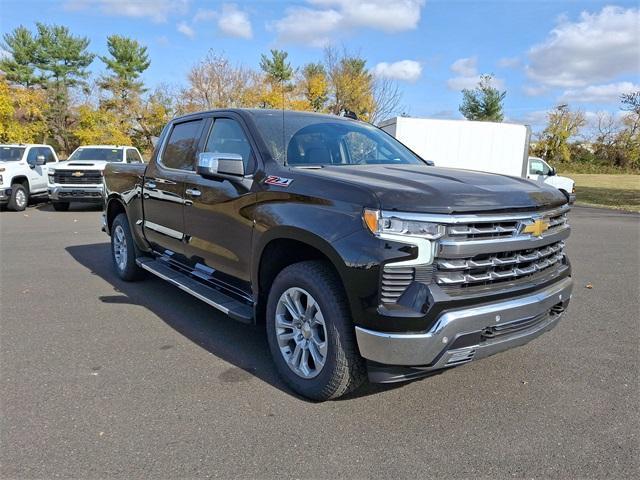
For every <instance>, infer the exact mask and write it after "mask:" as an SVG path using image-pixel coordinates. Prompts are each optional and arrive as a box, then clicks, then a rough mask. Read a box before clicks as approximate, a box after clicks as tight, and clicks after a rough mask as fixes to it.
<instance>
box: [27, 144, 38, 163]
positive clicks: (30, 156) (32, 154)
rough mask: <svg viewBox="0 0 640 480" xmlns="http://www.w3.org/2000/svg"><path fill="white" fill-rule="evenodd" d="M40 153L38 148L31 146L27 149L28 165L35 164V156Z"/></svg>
mask: <svg viewBox="0 0 640 480" xmlns="http://www.w3.org/2000/svg"><path fill="white" fill-rule="evenodd" d="M38 155H40V149H39V148H36V147H33V148H30V149H29V153H27V163H28V164H29V165H35V164H36V157H37V156H38Z"/></svg>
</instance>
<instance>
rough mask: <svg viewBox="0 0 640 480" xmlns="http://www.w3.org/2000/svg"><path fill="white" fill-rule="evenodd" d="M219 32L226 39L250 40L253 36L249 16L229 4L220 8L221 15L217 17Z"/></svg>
mask: <svg viewBox="0 0 640 480" xmlns="http://www.w3.org/2000/svg"><path fill="white" fill-rule="evenodd" d="M218 28H219V29H220V32H221V33H222V34H224V35H226V36H228V37H238V38H246V39H250V38H251V37H252V36H253V31H252V29H251V22H250V21H249V14H248V13H247V12H243V11H242V10H240V9H238V6H237V5H235V4H233V3H230V4H225V5H223V6H222V13H221V14H220V16H219V17H218Z"/></svg>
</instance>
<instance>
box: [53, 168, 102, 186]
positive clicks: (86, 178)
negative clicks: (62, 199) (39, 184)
mask: <svg viewBox="0 0 640 480" xmlns="http://www.w3.org/2000/svg"><path fill="white" fill-rule="evenodd" d="M78 173H82V175H78ZM53 181H54V183H58V184H61V185H98V184H101V183H102V173H101V172H100V171H96V170H69V171H64V170H63V171H56V172H55V173H54V174H53Z"/></svg>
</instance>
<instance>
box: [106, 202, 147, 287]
mask: <svg viewBox="0 0 640 480" xmlns="http://www.w3.org/2000/svg"><path fill="white" fill-rule="evenodd" d="M111 258H112V260H113V266H114V267H115V269H116V273H117V274H118V276H119V277H120V278H121V279H123V280H126V281H128V282H131V281H134V280H138V279H140V278H141V277H142V274H143V270H142V269H141V268H140V267H139V266H138V265H137V264H136V246H135V243H134V241H133V236H132V235H131V230H130V229H129V222H128V220H127V216H126V215H125V214H124V213H121V214H120V215H118V216H117V217H116V218H115V219H114V220H113V224H112V226H111Z"/></svg>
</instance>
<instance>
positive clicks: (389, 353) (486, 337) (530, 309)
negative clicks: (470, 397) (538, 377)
mask: <svg viewBox="0 0 640 480" xmlns="http://www.w3.org/2000/svg"><path fill="white" fill-rule="evenodd" d="M571 290H572V280H571V277H565V278H563V279H562V280H560V281H558V282H556V283H553V284H552V285H549V286H547V287H545V288H543V289H541V290H538V291H536V292H533V293H531V294H528V295H524V296H520V297H516V298H512V299H508V300H502V301H497V302H491V303H486V304H480V305H476V306H473V307H467V308H461V309H454V310H448V311H445V312H443V313H442V314H441V315H440V316H439V317H438V319H437V320H436V322H435V324H434V325H433V327H432V328H431V329H430V330H428V331H426V332H418V333H387V332H378V331H374V330H369V329H366V328H362V327H356V338H357V341H358V348H359V349H360V354H361V355H362V356H363V357H364V358H366V359H367V360H370V361H372V362H376V363H378V364H383V365H398V366H411V367H418V368H419V370H421V371H422V372H430V371H434V370H441V369H443V368H448V367H453V366H456V365H460V364H463V363H467V362H469V361H471V360H477V359H479V358H484V357H488V356H489V355H493V354H495V353H498V352H501V351H503V350H507V349H509V348H513V347H517V346H519V345H524V344H525V343H527V342H529V341H531V340H533V339H534V338H536V337H538V336H540V335H542V334H543V333H544V332H546V331H548V330H551V329H552V328H553V327H555V326H556V325H557V323H558V321H559V320H560V318H561V317H562V314H563V312H564V310H565V309H566V307H567V305H568V303H569V299H570V297H571Z"/></svg>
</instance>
